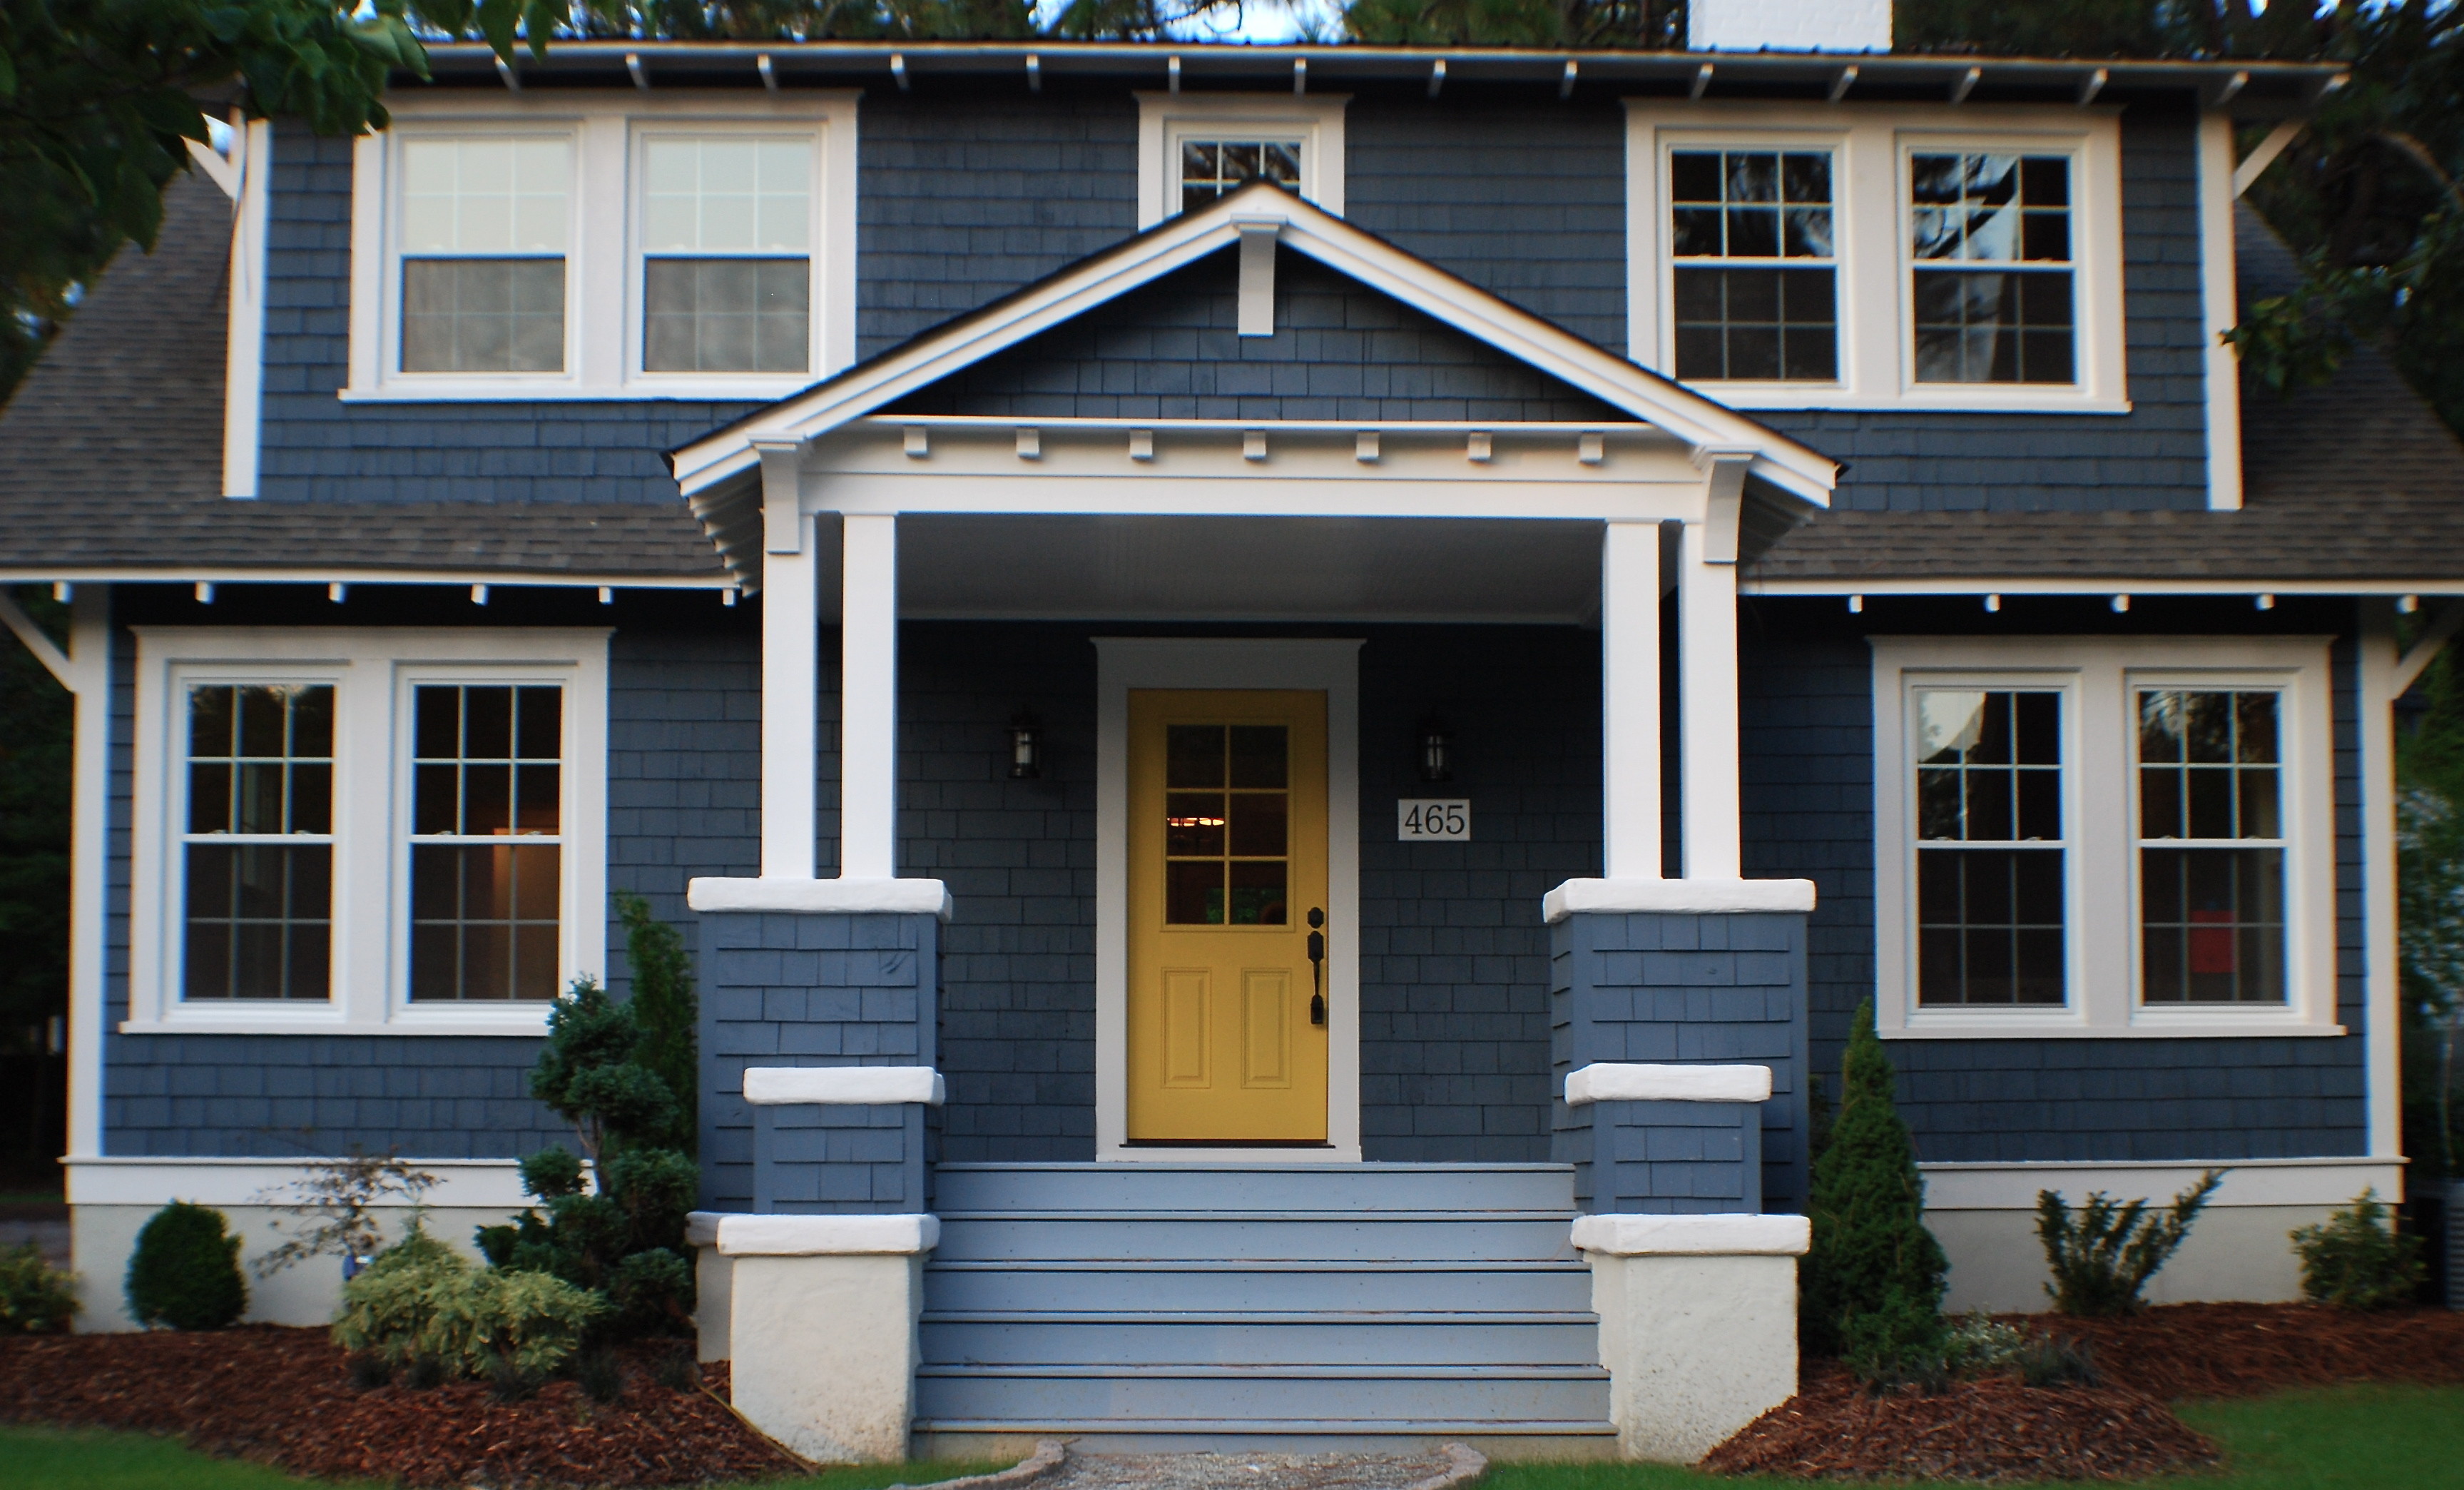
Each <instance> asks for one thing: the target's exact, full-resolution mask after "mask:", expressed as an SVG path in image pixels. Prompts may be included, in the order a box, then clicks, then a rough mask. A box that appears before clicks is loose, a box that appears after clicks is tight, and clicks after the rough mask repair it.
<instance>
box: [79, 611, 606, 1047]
mask: <svg viewBox="0 0 2464 1490" xmlns="http://www.w3.org/2000/svg"><path fill="white" fill-rule="evenodd" d="M607 635H608V634H607V633H606V632H605V631H604V630H579V629H577V630H561V629H560V630H548V629H536V630H513V629H497V630H487V631H481V630H477V629H467V630H405V629H395V628H378V627H369V628H341V627H337V628H330V629H315V628H310V629H295V630H276V629H273V628H247V629H242V628H230V629H224V628H191V627H141V628H138V629H137V649H138V669H137V723H136V737H135V742H134V743H135V794H136V800H135V813H134V817H135V823H134V827H135V839H134V860H135V863H134V880H133V884H132V894H131V927H132V930H131V945H130V985H129V987H130V1005H129V1013H128V1020H127V1022H126V1024H125V1025H124V1026H123V1028H125V1029H128V1030H132V1031H147V1030H224V1031H234V1032H247V1031H262V1032H275V1033H279V1032H286V1031H313V1030H358V1031H365V1032H377V1033H386V1032H390V1033H397V1034H446V1033H451V1034H536V1033H537V1032H538V1031H539V1029H540V1028H541V1027H542V1025H543V1023H544V1020H545V1013H546V1010H547V1008H548V1007H549V1005H550V1003H551V1002H552V1001H553V999H554V998H555V996H556V995H557V994H558V993H559V992H560V991H561V990H563V989H564V988H565V987H566V986H567V985H568V984H569V983H570V982H571V980H572V979H574V978H575V977H578V976H582V975H584V974H588V975H591V976H597V975H598V974H599V973H600V972H601V971H602V970H603V968H604V965H605V920H606V918H605V907H604V905H603V904H602V901H604V899H605V879H606V873H605V823H606V783H605V776H606V671H607V660H606V659H607Z"/></svg>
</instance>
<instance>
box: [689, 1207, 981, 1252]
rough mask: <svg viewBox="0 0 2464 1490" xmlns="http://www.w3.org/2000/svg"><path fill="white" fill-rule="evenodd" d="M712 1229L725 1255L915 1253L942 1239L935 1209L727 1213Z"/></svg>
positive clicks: (933, 1245)
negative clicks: (881, 1212) (859, 1212)
mask: <svg viewBox="0 0 2464 1490" xmlns="http://www.w3.org/2000/svg"><path fill="white" fill-rule="evenodd" d="M713 1230H714V1231H715V1232H716V1234H717V1238H718V1252H719V1256H725V1257H826V1256H879V1255H883V1254H914V1253H919V1252H931V1251H932V1250H933V1249H934V1248H935V1247H937V1246H939V1245H941V1218H940V1217H939V1216H936V1215H724V1216H721V1217H719V1218H718V1224H717V1226H716V1227H715V1228H713Z"/></svg>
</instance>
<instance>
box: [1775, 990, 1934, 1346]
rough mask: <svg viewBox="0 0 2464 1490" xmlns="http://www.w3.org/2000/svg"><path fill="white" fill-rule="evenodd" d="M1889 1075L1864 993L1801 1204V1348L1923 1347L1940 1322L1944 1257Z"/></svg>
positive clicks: (1799, 1305) (1889, 1068)
mask: <svg viewBox="0 0 2464 1490" xmlns="http://www.w3.org/2000/svg"><path fill="white" fill-rule="evenodd" d="M1893 1075H1894V1074H1893V1072H1892V1070H1891V1058H1890V1057H1889V1056H1886V1055H1884V1054H1883V1053H1882V1042H1881V1039H1880V1038H1878V1037H1877V1036H1876V1035H1875V1034H1874V1005H1873V1002H1872V1001H1871V1000H1868V1001H1866V1002H1865V1003H1863V1004H1861V1005H1859V1006H1858V1009H1857V1022H1856V1026H1855V1028H1854V1029H1853V1030H1852V1031H1851V1032H1850V1034H1849V1036H1848V1056H1847V1059H1846V1060H1845V1061H1844V1062H1843V1063H1842V1065H1841V1070H1840V1093H1839V1112H1838V1116H1837V1118H1835V1119H1834V1120H1833V1121H1832V1124H1831V1134H1830V1143H1829V1144H1828V1145H1826V1146H1825V1147H1824V1148H1823V1150H1822V1153H1821V1155H1820V1156H1819V1157H1817V1158H1816V1159H1815V1161H1814V1183H1813V1194H1812V1196H1811V1199H1810V1202H1809V1204H1808V1205H1807V1207H1806V1211H1807V1213H1808V1214H1809V1216H1810V1217H1811V1218H1812V1220H1813V1222H1814V1246H1813V1250H1812V1251H1811V1252H1809V1253H1808V1254H1807V1255H1806V1258H1805V1267H1804V1270H1803V1279H1804V1281H1803V1288H1802V1293H1801V1296H1800V1299H1799V1301H1798V1306H1797V1322H1798V1333H1799V1335H1800V1336H1801V1337H1802V1339H1803V1341H1804V1344H1805V1347H1806V1349H1808V1350H1809V1351H1812V1352H1814V1353H1815V1354H1819V1355H1838V1354H1840V1353H1842V1352H1843V1351H1844V1350H1846V1349H1848V1347H1849V1346H1851V1345H1857V1346H1859V1347H1860V1349H1859V1354H1860V1355H1861V1354H1865V1353H1869V1352H1872V1351H1873V1350H1874V1349H1875V1348H1876V1346H1877V1345H1878V1343H1880V1342H1884V1341H1886V1342H1887V1343H1888V1344H1887V1345H1884V1346H1883V1347H1882V1348H1883V1350H1884V1352H1885V1353H1888V1354H1892V1355H1912V1354H1922V1353H1924V1352H1925V1350H1926V1349H1927V1348H1928V1345H1929V1343H1930V1341H1931V1340H1932V1338H1933V1337H1934V1336H1938V1335H1939V1334H1940V1331H1941V1323H1940V1322H1941V1317H1942V1290H1943V1275H1944V1274H1945V1273H1946V1272H1947V1271H1948V1269H1949V1264H1948V1262H1947V1260H1945V1258H1944V1256H1943V1254H1942V1244H1941V1243H1939V1242H1937V1241H1935V1240H1934V1238H1933V1234H1932V1233H1931V1232H1928V1231H1926V1230H1925V1181H1924V1179H1923V1178H1921V1177H1920V1176H1919V1175H1918V1173H1917V1160H1916V1150H1915V1148H1914V1146H1913V1145H1911V1144H1910V1143H1909V1142H1908V1127H1907V1124H1906V1123H1903V1122H1902V1121H1900V1113H1899V1109H1898V1108H1897V1107H1896V1106H1894V1105H1893V1102H1892V1079H1893ZM1927 1321H1930V1322H1932V1323H1931V1326H1930V1332H1928V1328H1927V1327H1926V1322H1927ZM1864 1364H1865V1363H1862V1362H1860V1368H1861V1367H1862V1366H1863V1365H1864ZM1877 1364H1879V1365H1883V1366H1885V1367H1887V1363H1877Z"/></svg>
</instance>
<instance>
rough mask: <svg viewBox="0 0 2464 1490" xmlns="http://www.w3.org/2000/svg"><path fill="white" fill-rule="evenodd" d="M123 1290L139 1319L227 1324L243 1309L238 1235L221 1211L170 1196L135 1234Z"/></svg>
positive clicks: (195, 1325)
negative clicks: (226, 1224) (134, 1243)
mask: <svg viewBox="0 0 2464 1490" xmlns="http://www.w3.org/2000/svg"><path fill="white" fill-rule="evenodd" d="M127 1293H128V1312H129V1314H130V1315H132V1316H133V1317H134V1318H135V1319H136V1321H137V1323H140V1324H144V1325H148V1326H152V1325H158V1324H160V1325H168V1326H170V1327H171V1328H173V1329H224V1328H227V1327H229V1326H230V1325H231V1324H233V1323H237V1322H238V1320H239V1317H240V1316H241V1315H243V1314H245V1313H247V1312H248V1280H247V1279H243V1278H242V1277H240V1271H239V1238H238V1237H236V1236H233V1235H231V1232H230V1230H229V1229H228V1228H227V1227H225V1225H224V1224H223V1213H222V1212H219V1211H215V1210H212V1209H211V1208H209V1207H206V1206H192V1205H189V1204H188V1203H187V1202H186V1201H182V1200H175V1201H173V1202H171V1203H170V1204H169V1205H167V1206H165V1207H164V1208H163V1209H162V1210H160V1211H157V1212H154V1217H153V1219H152V1220H150V1221H147V1222H146V1223H145V1228H144V1230H143V1231H141V1232H139V1233H138V1234H137V1250H136V1252H135V1253H134V1254H133V1255H132V1256H130V1257H129V1259H128V1283H127Z"/></svg>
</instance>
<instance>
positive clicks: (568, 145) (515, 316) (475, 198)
mask: <svg viewBox="0 0 2464 1490" xmlns="http://www.w3.org/2000/svg"><path fill="white" fill-rule="evenodd" d="M393 113H394V122H393V124H392V126H391V127H390V128H388V129H387V130H385V132H384V133H382V134H377V135H371V136H369V137H367V138H365V139H363V140H362V141H361V142H359V144H358V146H357V148H356V149H355V152H354V155H353V165H352V170H353V178H352V179H353V187H352V229H351V244H352V270H351V281H352V288H351V361H350V368H351V375H350V382H349V386H348V387H346V388H345V389H343V390H342V394H341V396H342V397H343V398H345V399H433V400H446V399H452V400H465V399H490V398H650V397H696V398H701V397H707V398H762V399H768V398H776V397H780V396H781V395H784V394H786V393H789V392H793V391H795V390H797V389H802V388H804V387H807V386H809V385H810V384H812V383H813V382H814V381H815V380H816V379H818V378H820V377H824V376H826V375H828V374H829V373H832V372H835V371H837V370H839V369H840V368H842V367H847V366H849V365H850V364H852V363H853V362H854V360H855V322H854V314H855V172H856V162H855V129H856V113H855V100H854V96H853V95H852V94H845V95H842V94H833V93H820V92H814V93H806V92H803V91H798V92H795V93H792V94H782V95H776V96H773V95H763V94H753V95H746V94H710V93H701V94H696V93H693V92H690V91H686V90H678V91H676V92H673V93H669V92H655V93H642V92H638V91H636V92H631V93H628V94H626V95H621V96H619V95H595V94H583V93H577V94H568V95H553V96H539V95H518V94H517V95H505V96H474V97H444V98H417V99H414V98H406V99H404V100H400V102H399V104H398V106H396V107H395V109H394V111H393Z"/></svg>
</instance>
